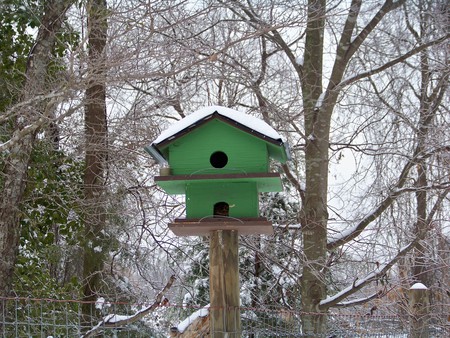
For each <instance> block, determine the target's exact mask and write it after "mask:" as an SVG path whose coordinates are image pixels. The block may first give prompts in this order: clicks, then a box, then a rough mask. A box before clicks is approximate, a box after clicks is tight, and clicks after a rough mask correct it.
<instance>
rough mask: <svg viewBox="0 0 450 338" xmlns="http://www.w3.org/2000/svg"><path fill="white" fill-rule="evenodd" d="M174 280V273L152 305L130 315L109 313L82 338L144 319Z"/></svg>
mask: <svg viewBox="0 0 450 338" xmlns="http://www.w3.org/2000/svg"><path fill="white" fill-rule="evenodd" d="M174 281H175V276H173V275H172V276H171V277H170V279H169V281H168V282H167V284H166V286H165V287H164V288H163V289H162V290H161V291H160V292H159V293H158V295H157V296H156V299H155V301H154V302H153V304H152V305H150V306H147V307H145V308H143V309H141V310H139V311H137V312H136V313H135V314H133V315H129V316H124V315H116V314H109V315H107V316H105V317H104V318H103V319H102V320H101V321H100V322H99V323H98V324H97V325H96V326H94V327H93V328H92V329H90V330H89V331H87V332H86V333H85V334H83V335H81V336H80V338H88V337H93V336H94V334H95V333H97V332H98V331H100V330H101V329H102V328H114V327H122V326H124V325H128V324H131V323H134V322H136V321H138V320H140V319H142V318H143V317H145V316H146V315H148V314H149V313H150V312H153V311H154V310H155V309H156V308H157V307H158V306H160V305H161V302H162V300H163V297H164V294H165V293H166V292H167V291H168V290H169V289H170V288H171V287H172V284H173V282H174Z"/></svg>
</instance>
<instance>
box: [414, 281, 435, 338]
mask: <svg viewBox="0 0 450 338" xmlns="http://www.w3.org/2000/svg"><path fill="white" fill-rule="evenodd" d="M409 298H410V316H411V318H410V323H411V325H410V330H411V334H410V337H411V338H428V337H429V319H430V318H429V305H430V304H429V299H428V288H427V287H426V286H425V285H423V284H422V283H415V284H414V285H413V286H411V288H410V289H409Z"/></svg>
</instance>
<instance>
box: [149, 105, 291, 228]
mask: <svg viewBox="0 0 450 338" xmlns="http://www.w3.org/2000/svg"><path fill="white" fill-rule="evenodd" d="M146 150H147V151H148V152H149V153H150V155H152V157H154V158H155V159H156V160H157V162H158V163H159V164H160V165H161V167H162V168H161V171H160V176H157V177H155V181H156V183H157V184H158V185H159V186H160V187H161V188H162V189H164V190H165V191H166V192H167V193H168V194H185V195H186V218H185V219H176V220H175V222H174V223H171V224H169V228H170V229H171V230H172V231H173V232H174V233H175V234H176V235H180V236H195V235H205V234H208V233H209V232H210V231H213V230H237V231H239V233H240V234H258V233H259V234H261V233H264V234H269V233H272V232H273V230H272V224H271V223H270V222H268V221H267V220H266V219H265V218H262V217H259V205H258V193H260V192H272V191H281V190H282V185H281V179H280V175H279V174H278V173H271V172H270V171H269V170H270V159H274V160H277V161H279V162H281V163H285V162H286V161H287V159H288V151H287V147H286V144H285V143H284V142H283V140H282V138H281V136H280V135H279V134H278V133H277V132H276V131H275V130H274V129H273V128H272V127H270V126H269V125H268V124H267V123H265V122H264V121H262V120H260V119H258V118H255V117H253V116H250V115H247V114H243V113H240V112H238V111H235V110H232V109H229V108H224V107H218V106H213V107H206V108H203V109H201V110H199V111H196V112H194V113H192V114H190V115H188V116H186V117H185V118H183V119H182V120H180V121H178V122H176V123H174V124H173V125H171V126H170V127H169V128H168V129H167V130H165V131H164V132H163V133H162V134H161V135H160V136H159V137H158V138H157V139H156V140H154V141H153V143H152V144H150V145H149V146H148V147H146Z"/></svg>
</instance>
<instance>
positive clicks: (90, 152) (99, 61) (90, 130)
mask: <svg viewBox="0 0 450 338" xmlns="http://www.w3.org/2000/svg"><path fill="white" fill-rule="evenodd" d="M87 6H88V39H89V64H88V73H89V83H88V88H87V90H86V107H85V135H86V159H85V161H86V169H85V173H84V203H85V208H84V210H85V222H86V223H85V246H84V257H83V261H84V263H83V278H84V283H85V284H84V289H83V294H84V300H86V301H95V299H96V297H98V295H99V294H100V293H101V272H102V270H103V266H104V262H105V258H106V255H107V252H106V251H107V250H106V242H107V241H106V240H105V233H104V230H105V222H106V208H105V171H106V160H107V123H106V86H105V81H106V79H105V77H106V64H105V46H106V37H107V28H108V26H107V17H106V15H107V13H106V10H107V8H106V1H105V0H92V1H90V2H88V5H87ZM90 305H91V304H85V306H84V307H83V313H84V314H85V315H87V314H90V311H91V308H90Z"/></svg>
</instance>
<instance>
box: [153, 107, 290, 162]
mask: <svg viewBox="0 0 450 338" xmlns="http://www.w3.org/2000/svg"><path fill="white" fill-rule="evenodd" d="M214 118H217V119H220V120H222V121H223V122H225V123H228V124H231V125H233V126H234V127H236V128H239V129H241V130H243V131H245V132H247V133H249V134H252V135H253V136H255V137H257V138H260V139H262V140H264V141H266V142H269V143H272V144H275V145H277V146H279V147H281V148H282V149H283V150H282V151H283V152H286V154H288V149H287V146H286V145H285V143H284V140H283V138H282V136H281V135H280V134H279V133H278V132H277V131H276V130H275V129H273V128H272V127H271V126H269V125H268V124H267V123H266V122H264V121H263V120H261V119H259V118H257V117H254V116H251V115H248V114H244V113H241V112H239V111H237V110H234V109H230V108H226V107H221V106H210V107H205V108H202V109H200V110H197V111H196V112H193V113H191V114H189V115H188V116H186V117H185V118H183V119H181V120H180V121H177V122H175V123H173V124H172V125H171V126H170V127H169V128H167V129H166V130H165V131H163V132H162V133H161V134H160V135H159V136H158V138H156V139H155V140H154V141H153V142H152V144H151V145H150V146H149V147H147V148H146V150H147V151H148V152H149V153H150V154H151V155H152V156H153V157H155V159H156V160H157V161H158V162H160V163H161V162H162V161H164V159H162V158H158V157H159V156H158V154H155V151H157V152H158V153H159V150H160V149H161V148H163V147H165V146H166V145H167V144H169V143H171V142H173V141H174V140H175V139H178V138H179V137H181V136H183V135H185V134H187V133H189V132H190V131H191V130H193V129H195V128H197V127H199V126H201V125H203V124H204V123H207V122H209V121H210V120H212V119H214ZM155 155H156V156H155ZM159 155H160V153H159ZM286 156H287V157H288V155H286Z"/></svg>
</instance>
